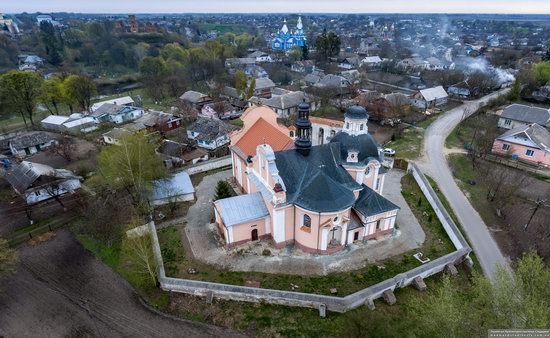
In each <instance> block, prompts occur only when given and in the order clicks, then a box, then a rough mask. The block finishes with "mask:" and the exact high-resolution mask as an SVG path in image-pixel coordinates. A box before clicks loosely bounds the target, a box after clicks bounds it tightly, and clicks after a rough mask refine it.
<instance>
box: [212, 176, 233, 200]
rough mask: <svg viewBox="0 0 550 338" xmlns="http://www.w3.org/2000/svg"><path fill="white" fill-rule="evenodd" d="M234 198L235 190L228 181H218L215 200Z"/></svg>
mask: <svg viewBox="0 0 550 338" xmlns="http://www.w3.org/2000/svg"><path fill="white" fill-rule="evenodd" d="M231 196H233V188H232V187H231V185H230V184H229V183H227V182H226V181H218V184H217V185H216V193H215V195H214V200H215V201H217V200H221V199H224V198H228V197H231Z"/></svg>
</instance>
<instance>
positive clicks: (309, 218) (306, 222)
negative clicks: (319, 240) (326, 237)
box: [303, 215, 311, 228]
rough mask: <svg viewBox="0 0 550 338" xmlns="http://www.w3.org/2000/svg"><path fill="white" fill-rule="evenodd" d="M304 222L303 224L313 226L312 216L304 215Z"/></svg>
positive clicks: (308, 226)
mask: <svg viewBox="0 0 550 338" xmlns="http://www.w3.org/2000/svg"><path fill="white" fill-rule="evenodd" d="M303 222H304V224H303V226H305V227H307V228H311V217H309V216H308V215H304V220H303Z"/></svg>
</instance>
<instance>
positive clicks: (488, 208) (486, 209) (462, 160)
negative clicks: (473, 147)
mask: <svg viewBox="0 0 550 338" xmlns="http://www.w3.org/2000/svg"><path fill="white" fill-rule="evenodd" d="M447 160H448V162H449V166H450V167H451V170H452V171H453V174H454V176H455V178H456V179H457V180H458V186H459V187H460V189H461V190H462V191H464V192H465V193H466V197H468V199H469V200H470V201H471V202H472V205H473V206H475V208H476V210H477V212H479V214H480V216H481V218H482V219H483V220H484V221H485V223H486V224H487V225H489V226H490V225H491V224H498V223H499V219H498V217H497V215H496V214H495V212H494V207H493V206H492V205H491V204H490V203H489V201H488V200H487V198H486V195H487V191H486V189H485V187H484V186H483V185H482V184H476V185H470V184H468V183H467V182H468V181H469V180H474V181H476V182H481V180H480V179H479V174H478V172H477V171H476V170H474V169H473V168H472V163H471V161H470V159H469V158H468V156H467V155H464V154H451V155H449V157H448V159H447Z"/></svg>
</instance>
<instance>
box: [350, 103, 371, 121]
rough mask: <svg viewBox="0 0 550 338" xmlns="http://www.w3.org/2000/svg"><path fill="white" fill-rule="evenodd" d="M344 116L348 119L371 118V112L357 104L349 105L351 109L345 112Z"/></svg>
mask: <svg viewBox="0 0 550 338" xmlns="http://www.w3.org/2000/svg"><path fill="white" fill-rule="evenodd" d="M344 117H345V118H347V119H354V120H366V119H368V118H369V114H368V113H367V111H366V110H365V108H363V107H361V106H359V105H355V106H351V107H349V109H348V110H347V111H346V113H345V114H344Z"/></svg>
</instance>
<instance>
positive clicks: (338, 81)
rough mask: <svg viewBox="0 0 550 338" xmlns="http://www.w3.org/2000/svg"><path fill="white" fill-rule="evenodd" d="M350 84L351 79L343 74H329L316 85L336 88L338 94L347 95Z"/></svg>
mask: <svg viewBox="0 0 550 338" xmlns="http://www.w3.org/2000/svg"><path fill="white" fill-rule="evenodd" d="M350 85H351V83H350V81H349V80H348V79H346V78H345V77H343V76H340V75H334V74H327V75H325V76H324V77H323V78H322V79H321V80H319V82H317V83H316V84H315V85H314V87H317V88H329V89H334V91H335V94H336V95H346V94H348V93H349V87H350Z"/></svg>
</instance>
